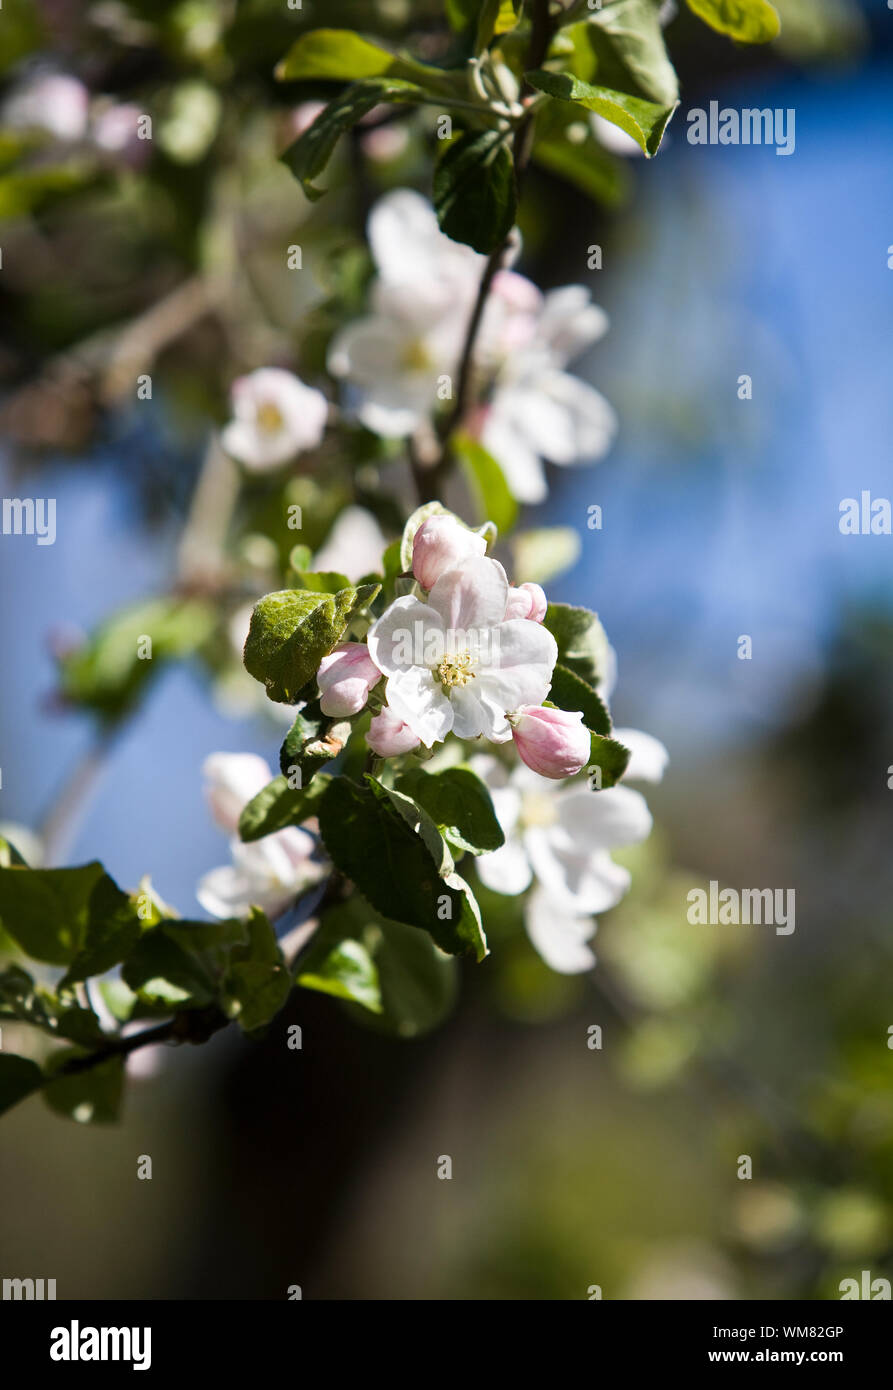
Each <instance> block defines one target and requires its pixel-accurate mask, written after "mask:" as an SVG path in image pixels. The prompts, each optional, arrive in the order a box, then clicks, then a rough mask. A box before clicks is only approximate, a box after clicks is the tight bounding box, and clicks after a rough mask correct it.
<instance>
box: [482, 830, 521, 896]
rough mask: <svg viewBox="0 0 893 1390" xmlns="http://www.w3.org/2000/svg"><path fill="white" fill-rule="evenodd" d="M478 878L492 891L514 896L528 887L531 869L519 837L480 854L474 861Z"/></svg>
mask: <svg viewBox="0 0 893 1390" xmlns="http://www.w3.org/2000/svg"><path fill="white" fill-rule="evenodd" d="M475 868H476V870H477V875H478V878H479V879H480V880H481V883H483V885H484V887H485V888H489V889H490V891H491V892H492V893H505V894H506V895H507V896H509V897H515V896H516V895H517V894H518V893H523V892H524V891H525V889H527V888H529V887H530V884H531V883H532V881H533V870H532V869H531V867H530V860H529V859H528V858H527V854H526V852H525V850H524V846H523V845H522V843H521V841H520V840H519V839H511V840H506V842H505V844H504V845H502V846H501V848H499V849H497V850H494V851H493V853H492V854H482V855H480V857H479V858H478V859H477V860H476V862H475Z"/></svg>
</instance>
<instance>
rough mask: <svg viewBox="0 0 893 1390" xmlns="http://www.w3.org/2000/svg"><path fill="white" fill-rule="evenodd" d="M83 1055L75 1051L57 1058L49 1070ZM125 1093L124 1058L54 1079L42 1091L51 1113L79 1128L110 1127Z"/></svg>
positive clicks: (63, 1074) (57, 1069)
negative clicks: (57, 1114)
mask: <svg viewBox="0 0 893 1390" xmlns="http://www.w3.org/2000/svg"><path fill="white" fill-rule="evenodd" d="M83 1055H84V1054H83V1053H82V1052H81V1051H80V1049H78V1048H74V1049H72V1050H70V1051H66V1052H63V1053H60V1054H58V1055H57V1056H56V1057H54V1058H53V1060H52V1063H51V1066H52V1069H53V1071H54V1072H58V1071H59V1068H60V1067H64V1066H65V1065H66V1064H68V1063H70V1062H72V1061H76V1060H77V1059H79V1058H80V1057H82V1056H83ZM123 1091H124V1058H123V1057H109V1058H108V1060H107V1061H105V1062H99V1063H97V1065H96V1066H94V1067H89V1068H87V1069H86V1070H84V1071H75V1072H70V1073H64V1072H63V1073H62V1074H61V1075H55V1076H54V1077H53V1079H52V1080H50V1081H48V1082H47V1084H46V1086H45V1087H44V1092H43V1095H44V1099H45V1101H46V1103H47V1105H48V1106H49V1107H50V1109H51V1110H55V1111H57V1112H58V1113H59V1114H60V1115H66V1116H67V1117H68V1118H69V1119H71V1120H76V1121H77V1123H78V1124H82V1125H86V1124H111V1123H113V1122H114V1121H115V1120H117V1118H118V1114H119V1111H120V1109H121V1097H122V1094H123Z"/></svg>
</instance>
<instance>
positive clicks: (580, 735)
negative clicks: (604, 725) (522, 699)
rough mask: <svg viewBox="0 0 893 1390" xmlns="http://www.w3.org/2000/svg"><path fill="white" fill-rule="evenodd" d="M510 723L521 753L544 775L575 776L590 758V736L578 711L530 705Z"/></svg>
mask: <svg viewBox="0 0 893 1390" xmlns="http://www.w3.org/2000/svg"><path fill="white" fill-rule="evenodd" d="M509 723H510V724H511V726H512V738H513V739H514V741H515V747H516V748H517V750H518V753H519V756H520V757H521V759H522V761H523V762H525V763H526V764H527V766H528V767H530V768H532V769H533V771H534V772H538V773H539V774H540V776H541V777H553V778H561V777H573V776H575V775H576V773H578V772H579V771H580V769H581V768H582V767H583V765H584V764H585V763H586V761H587V760H588V758H589V750H590V747H591V739H590V736H589V730H588V729H587V728H585V727H584V724H583V715H582V714H581V713H580V712H579V710H578V711H577V712H576V713H571V712H570V711H569V710H564V709H552V708H546V707H542V708H537V707H535V706H528V707H526V708H524V709H520V710H518V711H517V712H516V713H515V714H514V715H512V716H511V718H510V719H509Z"/></svg>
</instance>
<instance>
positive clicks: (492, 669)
mask: <svg viewBox="0 0 893 1390" xmlns="http://www.w3.org/2000/svg"><path fill="white" fill-rule="evenodd" d="M491 650H492V652H493V661H492V664H488V665H487V666H486V668H484V669H481V671H480V672H479V675H478V680H479V681H480V685H481V689H482V691H483V692H484V693H485V694H486V695H487V696H489V697H490V698H491V699H493V700H495V701H496V702H497V703H498V705H499V707H500V708H501V709H503V710H508V711H512V710H516V709H519V708H520V707H521V706H522V705H541V704H542V703H543V701H544V700H545V698H546V696H547V695H548V693H549V687H550V685H551V683H552V673H553V672H554V670H555V663H556V661H557V660H558V644H557V643H556V641H555V638H554V637H553V636H552V634H551V632H550V631H549V629H548V628H547V627H543V625H542V624H541V623H532V622H530V621H529V620H528V619H527V618H510V619H509V621H508V622H507V623H501V624H500V625H499V627H498V628H497V629H496V633H495V636H494V639H493V641H492V642H491Z"/></svg>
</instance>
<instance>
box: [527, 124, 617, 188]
mask: <svg viewBox="0 0 893 1390" xmlns="http://www.w3.org/2000/svg"><path fill="white" fill-rule="evenodd" d="M568 126H570V127H572V128H573V130H574V133H575V134H576V133H577V129H578V127H577V126H576V125H574V123H573V122H570V123H566V125H565V127H564V129H562V130H560V131H558V132H557V133H556V134H554V135H546V136H541V135H540V134H539V133H537V139H536V144H535V145H534V147H533V158H534V161H535V163H537V164H539V165H540V167H541V168H543V169H547V170H548V171H549V173H550V174H557V176H558V177H559V178H562V179H565V180H566V181H567V182H568V183H572V184H573V185H574V186H575V187H576V188H579V189H580V191H581V193H585V194H586V196H587V197H588V198H593V199H594V200H595V201H596V202H599V203H602V204H603V205H604V206H605V207H609V208H614V207H618V206H619V205H620V204H621V203H622V202H624V200H625V199H626V197H627V195H628V193H629V188H630V178H629V173H628V171H627V169H626V166H625V165H624V164H623V162H622V160H619V159H617V158H615V156H614V155H612V154H610V153H609V152H608V150H606V149H605V147H604V145H602V144H601V143H600V141H599V140H597V139H596V137H595V135H594V134H593V132H592V130H591V129H590V127H589V125H588V124H587V125H582V124H580V126H579V130H580V134H581V135H582V138H581V139H574V138H571V135H570V134H569V133H568Z"/></svg>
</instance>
